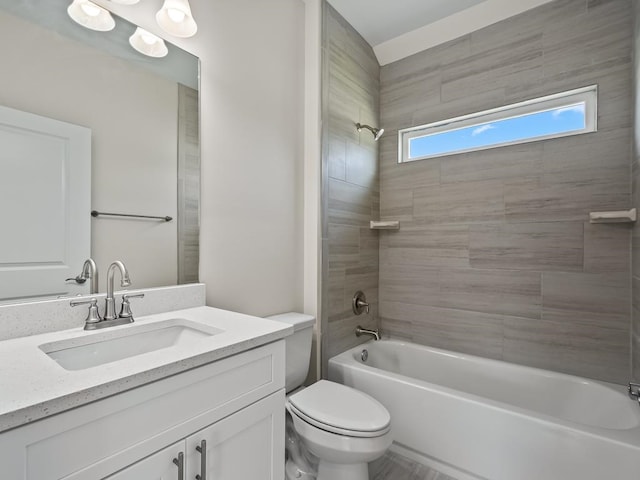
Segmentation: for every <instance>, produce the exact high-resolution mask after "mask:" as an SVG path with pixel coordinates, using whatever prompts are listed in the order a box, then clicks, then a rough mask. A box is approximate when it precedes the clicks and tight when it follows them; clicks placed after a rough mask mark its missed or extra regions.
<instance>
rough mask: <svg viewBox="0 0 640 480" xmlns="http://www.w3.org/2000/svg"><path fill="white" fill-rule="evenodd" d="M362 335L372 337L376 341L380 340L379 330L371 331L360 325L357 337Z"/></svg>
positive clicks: (357, 329)
mask: <svg viewBox="0 0 640 480" xmlns="http://www.w3.org/2000/svg"><path fill="white" fill-rule="evenodd" d="M360 335H371V336H372V337H373V338H374V339H375V340H380V332H379V331H378V329H377V328H376V329H373V330H369V329H368V328H362V327H361V326H360V325H358V326H357V327H356V337H359V336H360Z"/></svg>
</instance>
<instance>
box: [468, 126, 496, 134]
mask: <svg viewBox="0 0 640 480" xmlns="http://www.w3.org/2000/svg"><path fill="white" fill-rule="evenodd" d="M494 128H496V127H494V126H493V125H491V124H490V123H487V124H486V125H480V126H479V127H478V128H476V129H474V130H473V132H471V136H472V137H475V136H476V135H480V134H481V133H484V132H486V131H488V130H493V129H494Z"/></svg>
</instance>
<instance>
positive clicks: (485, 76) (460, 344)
mask: <svg viewBox="0 0 640 480" xmlns="http://www.w3.org/2000/svg"><path fill="white" fill-rule="evenodd" d="M631 17H632V15H631V2H630V1H629V0H615V1H597V0H557V1H554V2H550V3H547V4H545V5H543V6H541V7H538V8H536V9H534V10H531V11H528V12H526V13H524V14H521V15H518V16H517V17H513V18H510V19H507V20H505V21H503V22H499V23H498V24H495V25H491V26H489V27H486V28H484V29H482V30H480V31H478V32H474V33H472V34H470V35H467V36H465V37H462V38H460V39H457V40H455V41H453V42H448V43H446V44H443V45H441V46H438V47H436V48H433V49H430V50H428V51H425V52H420V53H418V54H416V55H413V56H412V57H409V58H406V59H403V60H400V61H398V62H395V63H393V64H390V65H386V66H384V67H383V68H382V69H381V74H380V92H381V93H380V104H381V118H382V119H383V121H384V125H383V126H384V128H385V129H386V130H387V131H388V132H390V133H391V134H390V135H389V136H388V137H383V139H382V140H381V142H380V151H379V152H380V186H381V192H380V202H381V203H380V211H381V214H382V216H383V218H385V219H389V220H391V219H394V216H395V218H396V219H397V218H399V219H401V220H402V223H401V225H402V226H401V230H400V231H398V232H395V233H394V234H391V233H389V232H387V233H385V235H384V236H381V241H380V247H379V248H380V255H379V258H380V290H379V296H380V300H379V301H380V304H379V309H380V314H381V317H382V320H381V323H382V325H383V326H385V325H388V326H389V329H390V331H391V332H394V331H395V332H399V333H400V332H402V335H403V338H412V339H413V340H414V341H417V342H420V343H428V344H431V345H436V344H437V346H440V347H443V348H450V349H453V350H456V349H458V350H463V351H470V350H471V349H473V348H475V350H474V352H473V353H479V354H481V355H487V356H492V357H494V358H504V359H505V360H509V361H515V362H518V363H524V364H529V365H536V366H544V367H545V368H551V369H554V370H560V371H569V372H572V373H578V374H580V375H585V376H590V377H597V378H601V379H605V380H607V379H608V380H609V381H620V380H621V378H622V377H623V376H625V375H628V363H629V356H630V351H629V346H628V344H629V334H630V327H629V325H630V313H629V312H630V305H631V298H630V296H631V287H630V285H629V262H630V261H631V257H630V255H631V254H630V250H631V251H632V252H634V253H637V255H636V257H634V258H633V272H634V274H635V275H636V277H638V278H640V260H638V261H636V258H640V228H638V227H637V228H634V229H633V230H634V233H633V235H632V234H631V233H630V231H629V230H630V229H629V227H628V226H627V227H626V230H625V227H624V226H611V225H608V226H607V225H591V224H589V223H588V222H589V212H591V211H606V210H622V209H628V208H629V205H630V204H631V202H632V196H631V188H630V182H629V165H630V163H631V158H630V157H631V150H630V148H629V145H630V142H631V138H632V105H633V103H632V101H631V91H632V88H634V87H633V85H632V83H631V43H632V42H631V37H632V25H631ZM639 23H640V22H639ZM638 30H639V31H640V27H638ZM596 83H597V84H598V85H599V92H598V96H599V105H598V131H597V132H596V133H592V134H587V135H580V136H573V137H567V138H561V139H553V140H546V141H543V142H534V143H530V144H526V145H519V146H511V147H504V148H499V149H492V150H486V151H481V152H472V153H467V154H462V155H452V156H448V157H441V158H438V159H432V160H428V161H418V162H412V163H410V164H402V165H398V164H397V147H398V145H397V131H398V129H401V128H406V127H408V126H414V125H420V124H425V123H429V122H433V121H438V120H443V119H446V118H451V117H455V116H459V115H464V114H468V113H473V112H475V111H480V110H483V109H487V108H493V107H497V106H501V105H506V104H509V103H513V102H517V101H522V100H527V99H531V98H535V97H538V96H544V95H549V94H552V93H557V92H561V91H564V90H570V89H573V88H577V87H580V86H586V85H590V84H596ZM634 163H639V162H634ZM639 164H640V163H639ZM638 178H640V167H637V165H636V168H635V170H634V185H636V187H634V188H635V191H637V190H639V189H638V188H637V187H638V186H639V185H640V180H639V179H638ZM633 202H634V203H633V204H634V205H636V206H637V207H639V208H640V193H636V195H635V196H634V198H633ZM608 227H613V228H608ZM637 303H639V304H640V301H638V302H637ZM638 311H640V307H639V308H638ZM409 324H411V325H412V327H411V328H412V330H411V334H408V333H407V332H406V329H407V328H408V325H409ZM638 330H640V327H638ZM625 338H626V346H625V344H624V343H625V342H624V340H625ZM475 341H479V343H480V345H479V346H476V347H474V346H473V344H474V342H475ZM639 347H640V345H639ZM625 358H626V360H625ZM637 361H640V354H638V359H637ZM637 370H638V371H640V364H638V367H637ZM639 375H640V374H639Z"/></svg>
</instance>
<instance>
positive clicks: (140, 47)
mask: <svg viewBox="0 0 640 480" xmlns="http://www.w3.org/2000/svg"><path fill="white" fill-rule="evenodd" d="M129 44H130V45H131V46H132V47H133V48H135V49H136V50H137V51H138V52H140V53H142V54H144V55H147V56H149V57H155V58H162V57H165V56H166V55H167V53H169V50H168V49H167V46H166V45H165V43H164V40H162V39H161V38H160V37H158V36H156V35H154V34H153V33H150V32H147V31H146V30H145V29H143V28H140V27H138V28H136V31H135V32H134V33H133V35H131V36H130V37H129Z"/></svg>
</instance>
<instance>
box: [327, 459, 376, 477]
mask: <svg viewBox="0 0 640 480" xmlns="http://www.w3.org/2000/svg"><path fill="white" fill-rule="evenodd" d="M317 480H369V464H368V463H349V464H343V463H342V464H339V463H330V462H326V461H324V460H320V464H319V465H318V477H317Z"/></svg>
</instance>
